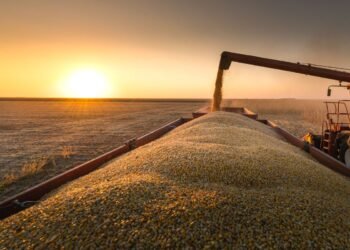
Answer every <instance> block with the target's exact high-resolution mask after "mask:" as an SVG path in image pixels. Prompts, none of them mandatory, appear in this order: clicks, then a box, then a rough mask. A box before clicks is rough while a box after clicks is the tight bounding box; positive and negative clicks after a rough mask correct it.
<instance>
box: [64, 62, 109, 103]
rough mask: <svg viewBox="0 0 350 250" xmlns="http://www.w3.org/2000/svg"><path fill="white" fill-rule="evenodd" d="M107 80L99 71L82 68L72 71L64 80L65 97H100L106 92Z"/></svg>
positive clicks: (104, 95)
mask: <svg viewBox="0 0 350 250" xmlns="http://www.w3.org/2000/svg"><path fill="white" fill-rule="evenodd" d="M108 85H109V84H108V81H107V79H106V77H105V75H104V74H103V73H101V72H98V71H95V70H91V69H84V70H78V71H75V72H73V73H72V74H71V75H70V76H69V77H68V78H67V79H66V80H65V81H64V92H65V95H66V96H67V97H78V98H100V97H106V95H107V94H108V93H107V92H108V91H107V89H108Z"/></svg>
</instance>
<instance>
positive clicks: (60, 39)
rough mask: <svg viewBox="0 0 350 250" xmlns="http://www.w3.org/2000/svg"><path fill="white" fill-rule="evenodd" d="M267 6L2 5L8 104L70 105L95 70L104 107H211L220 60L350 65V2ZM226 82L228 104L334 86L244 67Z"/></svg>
mask: <svg viewBox="0 0 350 250" xmlns="http://www.w3.org/2000/svg"><path fill="white" fill-rule="evenodd" d="M146 2H147V3H146ZM247 2H248V3H247ZM263 2H264V3H262V1H223V0H222V1H217V2H216V4H215V3H214V1H201V2H198V1H174V2H171V1H157V0H150V1H133V0H130V1H109V0H103V1H97V0H84V1H83V0H72V1H68V0H62V1H55V2H53V1H44V0H27V1H10V0H4V1H1V2H0V35H1V36H0V55H1V56H0V96H2V97H61V96H68V95H69V93H67V92H65V91H62V84H63V82H64V81H65V79H67V78H68V77H69V76H70V75H71V74H72V73H74V72H75V71H77V70H80V69H85V68H89V69H93V70H96V71H98V72H101V74H103V75H104V76H105V77H106V79H107V81H108V83H109V87H110V88H109V90H108V92H107V93H106V94H105V97H122V98H135V97H136V98H209V97H211V95H212V91H213V88H214V86H213V85H214V80H215V76H216V70H217V65H218V61H219V56H220V53H221V51H222V50H229V51H234V52H239V53H247V54H253V55H257V56H265V57H270V58H275V59H281V60H287V61H294V62H297V61H300V62H313V63H318V64H326V65H335V66H349V65H350V61H349V58H350V48H349V46H350V45H349V43H348V41H349V34H347V33H346V32H344V30H345V29H346V28H348V23H350V17H349V15H348V14H347V13H343V12H346V11H345V10H348V9H349V8H348V7H350V6H349V4H348V2H347V1H337V5H335V4H333V5H332V3H331V2H330V1H324V0H322V1H318V5H315V4H314V3H309V4H306V3H303V2H305V1H285V2H283V3H280V1H274V0H266V1H263ZM225 77H226V78H225V85H224V96H225V97H226V98H280V97H296V98H324V97H325V93H326V87H327V85H328V84H331V83H334V82H332V81H329V80H323V79H319V78H313V77H306V76H303V75H296V74H292V73H286V72H279V71H276V70H268V69H263V68H257V67H252V66H245V65H238V64H232V66H231V69H230V71H229V72H227V73H226V75H225ZM335 93H337V92H336V91H335ZM338 94H339V95H344V93H341V92H339V93H338Z"/></svg>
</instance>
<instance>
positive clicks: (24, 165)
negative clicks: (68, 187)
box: [0, 101, 205, 200]
mask: <svg viewBox="0 0 350 250" xmlns="http://www.w3.org/2000/svg"><path fill="white" fill-rule="evenodd" d="M203 105H205V102H204V101H203V102H198V101H197V102H181V101H176V102H174V101H173V102H169V101H168V102H166V101H163V102H150V101H148V102H115V101H114V102H81V101H80V102H73V101H64V102H62V101H55V102H54V101H40V102H34V101H30V102H27V101H1V102H0V110H1V112H0V200H4V199H5V198H6V197H8V196H11V195H13V194H16V193H18V192H20V191H22V190H23V189H25V188H28V187H29V186H33V185H34V184H36V183H39V182H41V181H43V180H46V179H48V178H50V177H52V176H54V175H57V174H58V173H60V172H63V171H65V170H67V169H69V168H71V167H73V166H75V165H77V164H79V163H82V162H85V161H87V160H90V159H92V158H94V157H96V156H98V155H101V154H103V153H105V152H107V151H109V150H111V149H113V148H115V147H118V146H120V145H121V144H123V143H124V142H125V141H126V140H129V139H131V138H133V137H136V136H140V135H143V134H145V133H147V132H149V131H151V130H153V129H156V128H158V127H160V126H161V125H163V124H165V123H168V122H170V121H172V120H175V119H177V118H179V117H180V116H190V115H191V112H192V111H193V110H196V109H198V108H200V107H202V106H203Z"/></svg>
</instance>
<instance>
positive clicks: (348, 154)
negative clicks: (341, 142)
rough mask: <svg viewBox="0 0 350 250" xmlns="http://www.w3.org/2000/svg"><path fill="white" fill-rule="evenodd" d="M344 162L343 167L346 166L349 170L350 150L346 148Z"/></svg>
mask: <svg viewBox="0 0 350 250" xmlns="http://www.w3.org/2000/svg"><path fill="white" fill-rule="evenodd" d="M344 161H345V166H346V167H347V168H350V148H348V149H347V150H346V151H345V155H344Z"/></svg>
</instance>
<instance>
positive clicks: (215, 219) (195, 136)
mask: <svg viewBox="0 0 350 250" xmlns="http://www.w3.org/2000/svg"><path fill="white" fill-rule="evenodd" d="M349 195H350V184H349V181H348V179H345V178H344V177H342V176H340V175H338V174H336V173H334V172H332V171H330V170H328V169H327V168H325V167H323V166H321V165H320V164H318V163H317V162H315V161H314V160H312V159H311V158H309V157H308V155H307V154H305V153H303V152H302V151H301V150H299V149H297V148H295V147H293V146H291V145H289V144H287V143H286V142H284V141H282V140H281V139H279V138H278V136H277V135H276V134H275V133H274V132H273V131H272V130H270V129H269V128H268V127H266V126H264V125H263V124H259V123H257V122H254V121H252V120H249V119H248V118H245V117H243V116H240V115H236V114H231V113H221V112H215V113H212V114H209V115H207V116H205V117H202V118H198V119H197V120H194V121H192V122H189V123H188V124H185V125H183V126H181V127H180V128H178V129H175V130H174V131H173V132H171V133H169V134H168V135H166V136H164V137H163V138H161V139H159V140H157V141H155V142H153V143H151V144H148V145H146V146H144V147H142V148H139V149H137V150H135V151H133V152H131V153H128V154H127V155H125V156H123V157H121V158H119V159H117V160H115V161H113V162H111V163H110V164H108V165H107V166H105V167H104V168H101V169H99V170H97V171H95V172H93V173H91V174H89V175H87V176H85V177H82V178H80V179H78V180H76V181H74V182H71V183H69V184H67V185H65V186H64V187H62V188H60V189H59V190H57V191H56V192H54V193H51V194H50V195H49V196H48V197H46V199H45V200H44V201H43V202H41V203H40V204H38V205H36V206H34V207H32V208H30V209H27V210H25V211H23V212H21V213H19V214H17V215H15V216H12V217H10V218H8V219H6V220H4V221H2V222H0V228H1V229H0V230H1V231H0V248H1V247H5V248H6V247H8V248H11V249H14V248H19V247H26V248H33V247H42V246H46V247H50V248H52V247H66V248H72V247H76V246H79V247H84V248H87V247H90V248H99V247H100V248H102V247H108V246H109V247H111V246H114V247H123V248H125V247H135V248H137V247H138V248H139V247H143V248H152V247H212V248H220V247H225V246H226V247H230V248H231V247H242V248H252V247H263V248H267V247H269V248H281V247H286V248H287V247H288V248H289V247H293V248H319V247H324V248H346V247H348V246H349V245H350V221H349V219H350V200H349Z"/></svg>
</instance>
